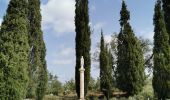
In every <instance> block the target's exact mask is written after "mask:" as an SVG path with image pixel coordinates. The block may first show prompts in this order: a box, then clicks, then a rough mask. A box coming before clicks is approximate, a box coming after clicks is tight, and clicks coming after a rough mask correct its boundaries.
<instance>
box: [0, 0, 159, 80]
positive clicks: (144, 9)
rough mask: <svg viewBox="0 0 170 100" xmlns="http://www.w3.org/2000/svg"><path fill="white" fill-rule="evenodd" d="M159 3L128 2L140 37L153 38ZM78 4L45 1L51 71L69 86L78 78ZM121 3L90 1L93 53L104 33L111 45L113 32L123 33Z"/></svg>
mask: <svg viewBox="0 0 170 100" xmlns="http://www.w3.org/2000/svg"><path fill="white" fill-rule="evenodd" d="M8 1H9V0H0V22H1V21H2V19H3V16H4V15H5V11H6V8H7V5H8ZM155 1H156V0H126V4H127V7H128V9H129V10H130V13H131V21H130V22H131V25H132V27H133V30H134V32H135V34H136V35H137V36H143V37H145V38H148V39H150V40H152V38H153V24H152V23H153V21H152V19H153V11H154V4H155ZM74 4H75V2H74V0H42V3H41V9H42V10H41V12H42V30H43V32H44V40H45V43H46V48H47V56H46V60H47V65H48V70H49V71H50V72H51V73H53V74H56V75H57V76H58V77H59V80H60V81H62V82H65V81H66V80H69V79H71V78H74V73H75V72H74V69H75V32H74V9H75V8H74ZM120 9H121V0H89V13H90V25H91V28H92V29H93V30H94V32H93V34H92V36H91V38H92V51H91V53H93V52H94V51H95V49H96V43H97V42H99V41H100V30H101V28H102V29H103V31H104V35H105V39H106V40H107V41H110V36H111V35H112V33H113V32H117V33H118V32H119V30H120V26H119V17H120V16H119V13H120ZM96 66H97V65H96V64H95V63H93V62H92V66H91V67H92V69H91V75H92V76H93V77H98V76H99V75H98V72H99V70H98V69H97V67H96Z"/></svg>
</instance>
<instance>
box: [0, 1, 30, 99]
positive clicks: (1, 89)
mask: <svg viewBox="0 0 170 100" xmlns="http://www.w3.org/2000/svg"><path fill="white" fill-rule="evenodd" d="M0 44H1V45H0V98H1V100H22V99H23V98H25V94H26V88H27V82H28V72H27V70H28V51H29V45H28V30H27V1H26V0H10V2H9V5H8V8H7V13H6V15H5V16H4V21H3V22H2V26H1V30H0Z"/></svg>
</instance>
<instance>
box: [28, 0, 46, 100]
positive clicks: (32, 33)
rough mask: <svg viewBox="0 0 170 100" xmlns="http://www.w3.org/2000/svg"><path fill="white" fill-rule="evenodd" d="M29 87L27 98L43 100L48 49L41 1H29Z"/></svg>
mask: <svg viewBox="0 0 170 100" xmlns="http://www.w3.org/2000/svg"><path fill="white" fill-rule="evenodd" d="M28 2H29V6H28V11H29V12H28V16H27V17H28V20H29V26H28V30H29V32H28V36H29V45H30V47H31V48H30V53H29V62H30V63H29V80H30V81H29V87H28V92H27V97H28V98H30V97H34V96H35V95H36V96H37V97H36V98H37V99H38V100H42V98H43V96H44V95H45V91H46V85H47V68H46V60H45V56H46V48H45V44H44V40H43V33H42V31H41V13H40V0H28Z"/></svg>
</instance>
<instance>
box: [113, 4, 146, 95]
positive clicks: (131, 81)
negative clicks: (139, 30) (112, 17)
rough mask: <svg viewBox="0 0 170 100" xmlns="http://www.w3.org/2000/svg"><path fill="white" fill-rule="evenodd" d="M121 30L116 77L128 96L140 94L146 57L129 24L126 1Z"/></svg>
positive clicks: (119, 86) (119, 85)
mask: <svg viewBox="0 0 170 100" xmlns="http://www.w3.org/2000/svg"><path fill="white" fill-rule="evenodd" d="M120 15H121V18H120V26H121V31H120V33H119V35H118V47H117V50H118V58H117V69H116V79H117V86H118V88H119V89H121V90H122V91H124V92H126V93H127V96H131V95H132V96H133V95H135V94H138V93H139V92H140V91H141V90H142V88H143V85H144V80H145V74H144V57H143V51H142V48H141V44H140V42H139V40H138V39H137V38H136V37H135V34H134V32H133V30H132V28H131V26H130V24H129V20H130V12H129V11H128V10H127V7H126V4H125V1H123V2H122V9H121V12H120Z"/></svg>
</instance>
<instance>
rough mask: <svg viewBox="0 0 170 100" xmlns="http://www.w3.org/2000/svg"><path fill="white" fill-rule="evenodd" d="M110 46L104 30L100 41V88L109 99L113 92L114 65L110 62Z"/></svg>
mask: <svg viewBox="0 0 170 100" xmlns="http://www.w3.org/2000/svg"><path fill="white" fill-rule="evenodd" d="M110 56H111V55H109V51H108V47H107V46H106V45H105V42H104V37H103V32H101V42H100V57H99V59H100V90H101V91H102V92H103V93H104V94H105V96H106V98H107V100H109V98H110V95H111V92H112V82H113V81H112V80H113V78H112V67H111V63H110V59H109V58H110Z"/></svg>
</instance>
